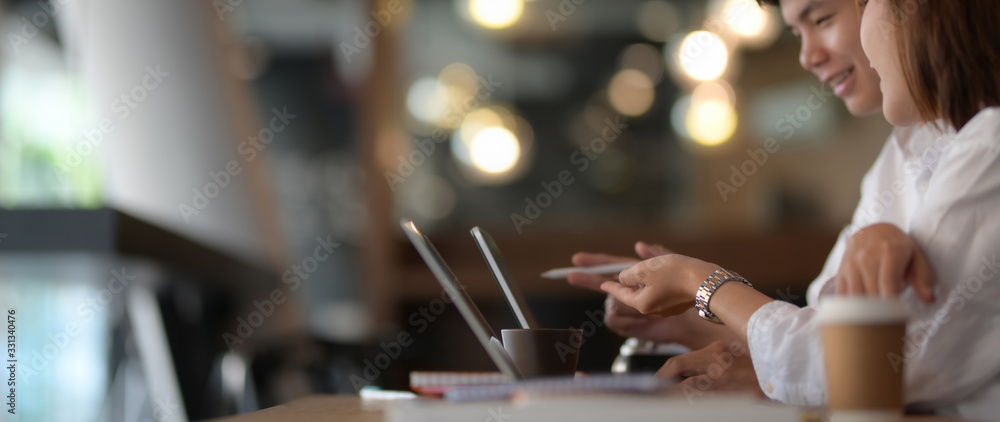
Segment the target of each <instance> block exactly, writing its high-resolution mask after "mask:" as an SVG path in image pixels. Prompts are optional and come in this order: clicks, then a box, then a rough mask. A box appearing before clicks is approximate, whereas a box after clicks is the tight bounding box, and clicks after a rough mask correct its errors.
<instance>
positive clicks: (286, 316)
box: [0, 0, 890, 422]
mask: <svg viewBox="0 0 1000 422" xmlns="http://www.w3.org/2000/svg"><path fill="white" fill-rule="evenodd" d="M0 26H2V29H3V32H4V33H6V34H7V35H6V36H5V37H4V38H5V42H4V43H3V44H2V46H0V304H2V305H3V306H4V312H7V311H8V310H15V311H16V315H17V322H16V342H17V343H16V345H17V348H16V350H17V354H18V358H17V359H18V365H19V367H18V370H17V373H16V375H17V378H18V391H17V394H18V397H19V400H18V410H19V412H21V415H22V416H21V417H22V418H25V419H21V420H60V421H61V420H72V421H81V422H86V421H118V420H122V421H125V420H128V421H132V420H189V419H190V420H201V419H211V418H217V417H225V416H231V415H237V414H241V413H247V412H252V411H255V410H259V409H263V408H267V407H270V406H275V405H279V404H282V403H288V402H290V401H293V400H296V399H299V398H302V397H306V396H309V395H314V394H344V395H351V394H358V391H359V389H360V388H362V387H363V386H377V387H379V388H381V389H383V390H408V387H409V386H408V381H409V376H410V373H411V372H412V371H495V370H496V368H495V367H494V366H493V362H492V361H491V360H490V357H489V356H488V354H487V353H486V352H485V351H484V350H483V348H482V347H481V345H480V344H479V343H478V342H477V339H476V337H475V336H474V335H473V332H472V331H471V330H470V329H469V326H468V325H467V324H466V321H465V320H463V318H462V315H461V314H460V313H459V312H458V311H457V310H456V309H455V306H454V305H453V304H452V300H450V297H449V296H448V294H446V293H445V292H444V291H443V290H442V286H441V284H439V283H438V280H437V279H436V278H435V274H434V273H432V271H431V270H430V269H429V268H428V266H427V265H426V263H425V261H424V260H423V259H422V258H421V255H420V254H418V251H417V250H416V249H415V248H414V246H413V245H412V244H411V242H410V241H409V240H408V239H407V237H406V235H405V233H404V231H403V230H402V229H401V227H400V219H407V220H411V221H412V222H413V224H414V225H415V226H416V227H419V228H420V230H421V231H422V232H423V233H424V234H425V235H426V237H427V238H428V239H430V240H431V241H432V242H433V244H434V246H435V248H436V249H437V251H438V252H439V253H440V255H441V257H442V258H443V259H444V261H445V262H446V263H447V265H448V267H449V268H450V269H451V271H453V273H454V275H455V277H456V278H457V280H459V281H460V283H461V284H462V286H463V287H464V289H465V291H466V292H467V293H468V295H469V296H470V297H471V298H472V300H473V301H474V302H475V304H476V305H477V306H478V308H479V309H480V310H481V311H482V314H483V315H484V317H485V319H486V320H487V321H488V322H489V324H490V325H491V326H492V327H493V329H494V330H496V331H497V332H499V330H501V329H503V328H515V327H517V326H518V320H517V319H516V318H515V315H514V314H512V313H511V311H510V309H509V308H508V304H507V302H506V300H505V298H504V292H503V291H502V289H501V288H500V287H498V285H497V283H496V281H495V280H494V276H493V274H492V273H491V269H490V267H489V265H488V263H487V262H486V261H484V259H483V256H482V254H481V253H480V250H479V249H478V248H477V247H476V243H475V242H474V239H473V238H472V237H471V236H470V234H469V233H470V229H472V228H473V227H479V228H480V229H482V230H483V231H486V232H488V233H489V234H490V235H491V236H492V238H493V239H494V240H495V243H496V245H497V247H498V249H499V250H500V251H502V254H503V260H504V261H505V262H506V265H507V267H508V268H509V274H510V278H511V279H512V280H511V281H512V282H513V283H516V284H517V285H518V286H519V288H520V290H521V291H522V292H523V295H524V297H525V299H526V302H527V304H528V306H529V307H530V309H531V310H532V311H533V313H534V315H535V316H536V317H537V322H538V325H540V326H542V327H550V328H570V327H572V328H580V329H582V330H583V331H584V338H583V341H582V345H581V350H580V355H579V363H578V368H577V369H578V370H579V371H582V372H584V373H607V372H609V371H611V369H612V366H613V364H614V363H615V361H616V359H617V358H619V354H620V352H621V350H622V345H623V342H624V341H625V339H624V338H622V337H620V336H619V335H617V334H615V333H614V332H612V331H610V330H609V329H608V328H607V327H605V326H604V321H603V309H604V301H605V296H604V295H602V294H600V293H596V292H593V291H590V290H586V289H582V288H579V287H576V286H572V285H570V284H568V283H567V282H566V280H565V279H554V280H553V279H547V278H542V277H541V276H540V274H541V273H542V272H545V271H546V270H549V269H553V268H559V267H569V266H572V263H571V261H570V259H571V257H572V256H573V254H574V253H577V252H581V251H589V252H600V253H607V254H612V255H618V256H627V257H628V256H631V257H634V256H635V252H634V250H633V246H634V244H635V242H636V241H640V240H641V241H646V242H650V243H654V244H661V245H664V246H665V247H668V248H670V249H671V250H674V251H677V252H680V253H683V254H686V255H690V256H694V257H698V258H700V259H704V260H706V261H710V262H717V263H725V265H726V266H727V268H731V269H733V270H735V271H738V272H739V273H740V274H742V275H743V276H745V277H746V278H748V279H750V280H752V281H753V284H754V287H755V288H756V289H757V290H759V291H761V292H764V293H765V294H767V295H769V296H772V297H773V298H775V299H782V300H787V301H790V302H793V303H797V304H804V303H805V297H804V296H805V290H806V286H808V284H809V283H810V282H811V281H812V280H813V279H814V278H815V277H816V276H817V274H819V272H820V269H821V267H822V265H823V262H824V261H825V259H826V256H827V254H828V253H829V250H830V248H831V246H832V245H833V243H834V241H835V240H836V238H837V235H838V233H839V232H840V231H841V229H842V228H843V227H844V226H845V225H846V224H847V223H848V222H849V221H850V218H851V214H852V212H853V211H854V207H855V204H856V203H857V201H858V198H859V195H860V193H859V186H860V181H861V178H862V176H863V175H864V173H865V171H866V170H867V168H868V167H869V166H870V165H871V163H872V162H873V161H874V159H875V157H876V155H877V154H878V152H879V150H880V149H881V146H882V143H883V141H884V140H885V138H886V136H887V135H888V134H889V131H890V127H889V125H888V124H887V123H886V122H885V121H884V119H882V117H881V116H873V117H862V118H858V117H853V116H851V115H850V114H849V113H848V112H847V110H846V109H845V107H844V105H843V103H842V102H841V101H839V100H838V99H837V98H836V97H834V96H833V95H832V93H831V92H830V90H829V88H828V87H826V86H824V85H823V84H821V83H820V82H819V81H817V79H816V77H815V76H813V75H812V74H811V73H809V72H807V71H805V70H803V69H802V68H801V66H800V65H799V62H798V52H799V41H798V40H797V39H796V38H795V37H794V36H792V35H791V34H790V33H789V32H788V31H787V30H786V29H785V27H784V24H783V22H782V21H781V16H780V15H779V12H778V10H776V9H774V8H768V7H765V8H760V7H759V6H758V5H757V3H756V1H755V0H708V1H703V0H615V1H611V0H349V1H348V0H285V1H280V2H276V1H267V0H172V1H134V0H99V1H98V0H41V1H36V0H31V1H29V0H6V1H3V2H2V3H0ZM661 363H662V361H661ZM11 373H12V374H13V372H11ZM5 377H6V374H5ZM147 418H148V419H147Z"/></svg>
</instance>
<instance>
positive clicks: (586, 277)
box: [566, 242, 673, 293]
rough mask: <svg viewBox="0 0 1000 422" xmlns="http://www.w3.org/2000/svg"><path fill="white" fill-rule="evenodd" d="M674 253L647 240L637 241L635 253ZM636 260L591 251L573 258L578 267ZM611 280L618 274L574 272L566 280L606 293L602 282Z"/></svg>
mask: <svg viewBox="0 0 1000 422" xmlns="http://www.w3.org/2000/svg"><path fill="white" fill-rule="evenodd" d="M672 253H673V252H671V251H670V250H669V249H667V248H664V247H663V246H660V245H650V244H647V243H645V242H637V243H636V244H635V254H636V255H638V256H639V258H641V259H649V258H653V257H656V256H660V255H666V254H672ZM635 260H636V259H635V258H634V257H624V256H613V255H605V254H600V253H589V252H578V253H576V254H574V255H573V259H572V261H573V265H575V266H577V267H593V266H597V265H606V264H616V263H619V262H635ZM609 280H613V281H617V280H618V274H614V275H610V274H584V273H572V274H570V275H569V276H568V277H566V281H568V282H569V284H572V285H574V286H577V287H583V288H585V289H590V290H593V291H595V292H598V293H604V291H603V290H601V283H604V282H605V281H609Z"/></svg>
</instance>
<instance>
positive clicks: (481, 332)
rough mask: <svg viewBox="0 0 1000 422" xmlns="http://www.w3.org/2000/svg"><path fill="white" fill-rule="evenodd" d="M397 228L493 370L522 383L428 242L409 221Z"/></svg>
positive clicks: (479, 314) (512, 364)
mask: <svg viewBox="0 0 1000 422" xmlns="http://www.w3.org/2000/svg"><path fill="white" fill-rule="evenodd" d="M399 225H400V226H401V227H402V228H403V232H405V233H406V237H407V238H409V239H410V243H412V244H413V247H414V248H416V249H417V252H418V253H420V257H421V258H423V260H424V262H425V263H426V264H427V266H428V267H430V269H431V273H433V274H434V278H436V279H437V280H438V282H439V283H441V287H443V288H444V290H445V291H446V292H448V296H449V297H451V300H452V302H454V303H455V307H457V308H458V312H459V313H460V314H462V318H463V319H465V322H466V323H467V324H469V328H471V329H472V333H473V334H475V336H476V339H477V340H479V343H480V344H481V345H482V346H483V349H484V350H486V354H487V355H489V357H490V359H492V360H493V363H494V364H496V366H497V369H499V370H500V372H502V373H504V374H505V375H507V376H508V377H510V378H511V379H515V380H517V379H522V377H521V374H520V373H519V372H518V371H517V368H516V367H515V366H514V362H513V361H512V360H511V359H510V355H508V354H507V351H506V350H504V348H503V344H502V343H501V342H500V340H497V337H496V334H495V333H494V332H493V330H492V329H491V328H490V325H489V323H487V322H486V318H484V317H483V314H482V313H481V312H479V308H478V307H476V304H475V303H473V302H472V298H471V297H469V294H468V293H466V292H465V290H464V288H462V287H461V285H460V284H459V282H458V278H457V277H455V274H454V273H453V272H452V271H451V268H449V267H448V264H446V263H445V262H444V259H443V258H441V254H439V253H438V251H437V249H435V248H434V245H433V244H432V243H431V241H430V240H429V239H427V237H426V236H424V235H423V233H421V232H420V230H419V229H417V226H416V224H414V223H413V221H410V220H408V219H405V218H403V219H400V220H399Z"/></svg>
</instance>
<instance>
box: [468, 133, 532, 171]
mask: <svg viewBox="0 0 1000 422" xmlns="http://www.w3.org/2000/svg"><path fill="white" fill-rule="evenodd" d="M469 153H470V155H471V157H472V164H473V165H475V166H476V167H477V168H479V169H480V170H482V171H485V172H487V173H504V172H506V171H508V170H510V169H512V168H514V165H515V164H517V160H518V159H519V158H520V156H521V145H520V144H519V143H518V141H517V137H515V136H514V134H513V133H511V131H509V130H507V129H506V128H503V127H500V126H492V127H488V128H486V129H483V130H481V131H479V133H478V134H476V137H475V138H474V139H473V140H472V145H470V146H469Z"/></svg>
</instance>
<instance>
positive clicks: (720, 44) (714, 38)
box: [674, 31, 729, 81]
mask: <svg viewBox="0 0 1000 422" xmlns="http://www.w3.org/2000/svg"><path fill="white" fill-rule="evenodd" d="M674 59H675V60H676V62H677V64H678V65H679V66H680V68H681V70H682V71H683V72H684V73H685V74H686V75H687V76H689V77H691V78H692V79H695V80H699V81H710V80H714V79H718V78H719V76H722V74H723V72H725V71H726V65H727V64H728V63H729V49H728V48H727V47H726V43H725V41H723V40H722V38H720V37H719V36H718V35H716V34H714V33H712V32H709V31H694V32H691V33H690V34H687V36H685V37H684V39H683V40H682V41H681V43H680V46H679V48H678V49H677V52H676V56H675V57H674Z"/></svg>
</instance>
